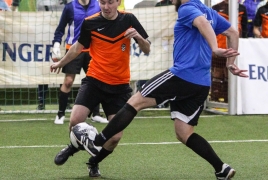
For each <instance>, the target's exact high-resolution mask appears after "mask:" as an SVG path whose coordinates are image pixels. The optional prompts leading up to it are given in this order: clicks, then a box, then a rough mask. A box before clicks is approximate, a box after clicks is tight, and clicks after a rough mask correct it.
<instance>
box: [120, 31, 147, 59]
mask: <svg viewBox="0 0 268 180" xmlns="http://www.w3.org/2000/svg"><path fill="white" fill-rule="evenodd" d="M125 37H126V38H129V39H131V38H135V39H136V40H137V42H138V44H139V48H140V49H141V50H142V52H144V54H149V52H150V43H149V41H148V40H147V39H144V38H143V37H142V36H141V35H140V34H139V33H138V32H137V30H136V29H134V28H129V29H128V30H127V31H126V33H125Z"/></svg>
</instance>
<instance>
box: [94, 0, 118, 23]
mask: <svg viewBox="0 0 268 180" xmlns="http://www.w3.org/2000/svg"><path fill="white" fill-rule="evenodd" d="M120 3H121V0H99V4H100V8H101V12H102V16H103V17H104V18H106V19H108V20H114V19H115V18H116V17H117V8H118V6H119V5H120Z"/></svg>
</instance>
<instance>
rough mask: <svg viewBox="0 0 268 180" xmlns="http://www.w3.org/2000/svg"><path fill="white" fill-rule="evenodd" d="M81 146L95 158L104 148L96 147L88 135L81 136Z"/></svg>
mask: <svg viewBox="0 0 268 180" xmlns="http://www.w3.org/2000/svg"><path fill="white" fill-rule="evenodd" d="M81 144H82V145H83V147H84V148H85V150H86V151H87V152H88V153H89V154H90V155H91V156H93V157H95V156H96V155H97V154H98V153H99V152H100V150H101V148H102V147H98V146H95V145H94V143H93V140H91V139H89V137H88V136H87V135H83V136H81Z"/></svg>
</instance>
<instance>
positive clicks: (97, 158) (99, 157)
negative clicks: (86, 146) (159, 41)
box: [89, 148, 113, 164]
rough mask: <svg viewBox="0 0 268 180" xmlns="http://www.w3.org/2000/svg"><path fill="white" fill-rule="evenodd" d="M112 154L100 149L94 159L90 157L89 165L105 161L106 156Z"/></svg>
mask: <svg viewBox="0 0 268 180" xmlns="http://www.w3.org/2000/svg"><path fill="white" fill-rule="evenodd" d="M112 152H113V151H108V150H106V149H104V148H102V149H101V150H100V152H99V154H98V155H97V156H95V157H93V156H91V157H90V158H89V163H94V164H98V163H100V162H101V161H102V160H103V159H105V158H106V157H107V156H109V155H110V154H111V153H112Z"/></svg>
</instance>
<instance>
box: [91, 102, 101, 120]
mask: <svg viewBox="0 0 268 180" xmlns="http://www.w3.org/2000/svg"><path fill="white" fill-rule="evenodd" d="M92 116H93V117H94V116H100V104H98V105H97V106H96V107H95V108H94V109H93V110H92Z"/></svg>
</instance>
